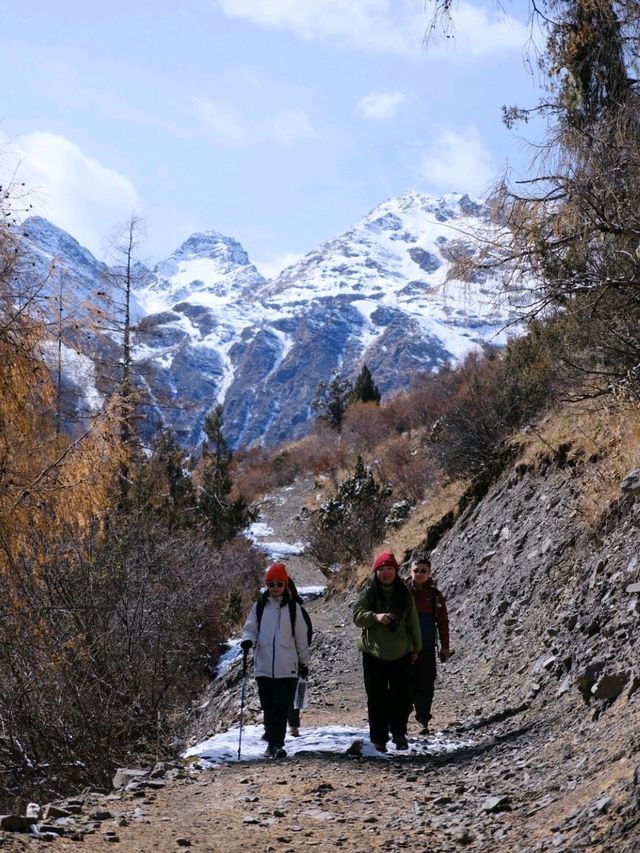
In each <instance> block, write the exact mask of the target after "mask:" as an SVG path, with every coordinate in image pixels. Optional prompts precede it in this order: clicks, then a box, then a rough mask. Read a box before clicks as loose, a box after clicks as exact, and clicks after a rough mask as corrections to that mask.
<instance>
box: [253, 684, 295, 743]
mask: <svg viewBox="0 0 640 853" xmlns="http://www.w3.org/2000/svg"><path fill="white" fill-rule="evenodd" d="M256 681H257V682H258V695H259V696H260V706H261V707H262V711H263V713H264V732H265V735H266V739H267V743H268V744H269V746H274V747H281V746H284V738H285V735H286V733H287V712H288V710H289V705H290V704H291V703H292V702H293V695H294V693H295V689H296V684H297V683H298V679H297V678H267V677H266V676H263V675H260V676H258V677H257V678H256Z"/></svg>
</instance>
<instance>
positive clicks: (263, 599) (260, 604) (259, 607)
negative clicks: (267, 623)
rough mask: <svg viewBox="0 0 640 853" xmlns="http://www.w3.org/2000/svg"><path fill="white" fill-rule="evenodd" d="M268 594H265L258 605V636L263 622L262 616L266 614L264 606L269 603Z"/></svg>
mask: <svg viewBox="0 0 640 853" xmlns="http://www.w3.org/2000/svg"><path fill="white" fill-rule="evenodd" d="M268 594H269V593H268V592H263V593H262V595H261V596H260V598H259V599H258V601H257V603H256V619H257V622H258V634H259V633H260V623H261V622H262V614H263V613H264V605H265V603H266V601H267V595H268Z"/></svg>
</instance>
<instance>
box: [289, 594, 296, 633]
mask: <svg viewBox="0 0 640 853" xmlns="http://www.w3.org/2000/svg"><path fill="white" fill-rule="evenodd" d="M297 611H298V608H297V607H296V600H295V598H290V599H289V618H290V619H291V633H292V634H293V639H294V640H295V638H296V616H297V615H298V613H297Z"/></svg>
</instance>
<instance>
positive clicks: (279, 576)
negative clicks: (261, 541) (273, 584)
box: [264, 563, 289, 584]
mask: <svg viewBox="0 0 640 853" xmlns="http://www.w3.org/2000/svg"><path fill="white" fill-rule="evenodd" d="M268 581H284V582H285V584H286V583H288V581H289V575H288V574H287V567H286V566H285V564H284V563H274V564H273V565H272V566H269V568H268V569H267V573H266V575H265V576H264V582H265V583H268Z"/></svg>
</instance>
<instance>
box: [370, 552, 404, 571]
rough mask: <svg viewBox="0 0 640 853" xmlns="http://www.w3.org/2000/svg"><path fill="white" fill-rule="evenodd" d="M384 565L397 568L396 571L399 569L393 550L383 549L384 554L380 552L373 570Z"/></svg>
mask: <svg viewBox="0 0 640 853" xmlns="http://www.w3.org/2000/svg"><path fill="white" fill-rule="evenodd" d="M383 566H389V568H391V569H395V570H396V572H397V571H398V568H399V566H398V562H397V560H396V558H395V557H394V556H393V554H392V553H391V551H383V552H382V554H378V556H377V557H376V559H375V562H374V564H373V571H374V572H376V571H377V570H378V569H381V568H382V567H383Z"/></svg>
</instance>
